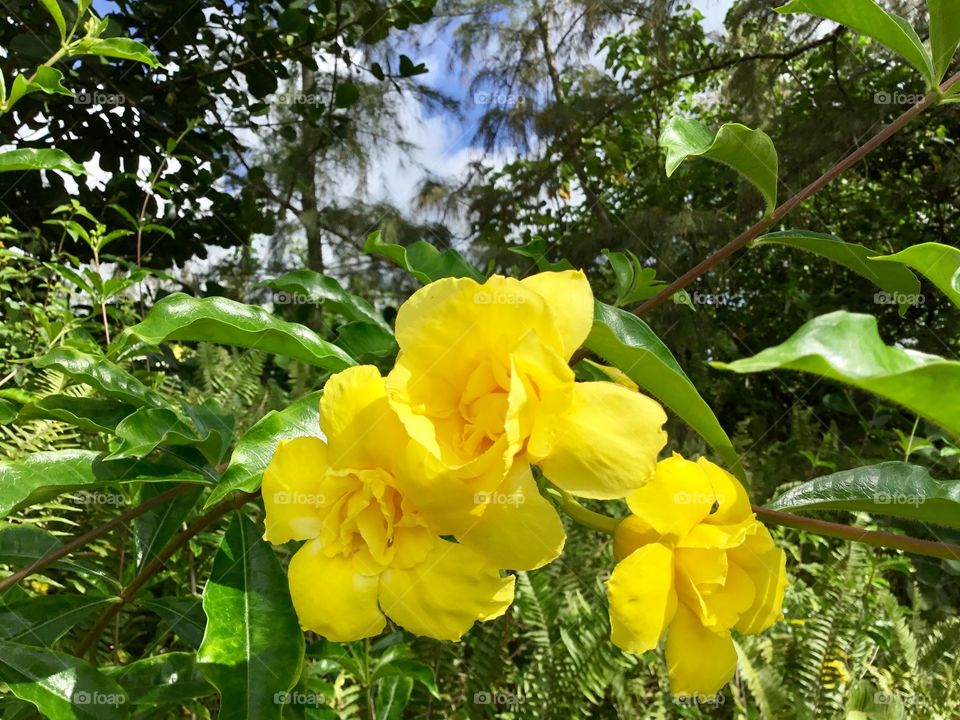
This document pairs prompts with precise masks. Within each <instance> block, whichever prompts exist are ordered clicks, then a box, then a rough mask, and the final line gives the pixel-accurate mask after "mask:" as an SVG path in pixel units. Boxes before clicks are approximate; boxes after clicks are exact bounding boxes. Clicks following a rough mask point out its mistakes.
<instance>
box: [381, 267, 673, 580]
mask: <svg viewBox="0 0 960 720" xmlns="http://www.w3.org/2000/svg"><path fill="white" fill-rule="evenodd" d="M592 324H593V293H592V291H591V289H590V284H589V283H588V282H587V279H586V277H585V276H584V275H583V273H581V272H575V271H567V272H545V273H540V274H539V275H534V276H532V277H529V278H526V279H525V280H515V279H512V278H506V277H501V276H493V277H491V278H490V279H488V280H487V281H486V282H484V283H483V284H479V283H477V282H475V281H474V280H471V279H466V278H462V279H445V280H439V281H437V282H435V283H432V284H430V285H427V286H426V287H424V288H422V289H420V290H419V291H417V292H416V293H414V295H413V296H412V297H411V298H410V299H409V300H407V302H405V303H404V304H403V306H401V308H400V311H399V313H398V315H397V322H396V334H397V342H398V343H399V345H400V355H399V357H398V358H397V362H396V366H395V367H394V369H393V370H392V371H391V373H390V374H389V376H388V377H387V392H388V395H389V397H390V402H391V405H392V406H393V407H394V409H395V410H396V412H397V415H398V416H399V417H400V420H401V421H402V422H403V424H404V425H405V426H406V428H407V430H408V432H409V433H410V435H411V436H412V437H413V438H414V439H415V440H417V441H418V442H419V443H420V444H421V445H422V446H423V447H425V448H427V449H428V450H429V451H430V453H431V454H432V455H433V456H434V457H436V458H438V459H439V460H440V461H441V462H442V464H443V465H444V466H445V467H446V468H447V472H446V473H444V474H440V475H436V476H430V477H420V478H414V480H415V482H414V484H413V485H411V486H410V493H411V497H413V498H414V499H415V501H416V503H417V505H418V507H420V508H421V510H422V511H423V513H424V515H425V516H426V517H427V518H428V520H429V523H430V526H431V528H433V529H434V530H435V531H436V532H438V533H440V534H442V535H448V534H450V535H455V536H456V537H457V538H458V539H460V540H461V541H465V540H468V539H469V538H470V537H473V538H475V539H477V540H478V543H479V544H482V545H484V546H485V547H486V548H487V552H488V554H490V555H491V557H492V558H493V559H494V561H495V563H496V564H498V566H499V567H509V568H515V569H528V568H534V567H539V566H540V565H543V564H545V563H547V562H549V561H550V560H552V559H553V558H555V557H556V556H557V555H558V554H559V552H560V550H561V549H562V546H563V541H564V534H563V528H562V525H561V523H560V520H559V518H558V517H557V515H556V513H555V512H554V511H553V509H552V508H551V506H550V505H549V503H547V502H546V501H544V500H543V499H542V498H541V497H540V495H539V493H538V491H537V488H536V484H535V482H534V479H533V477H532V475H531V473H530V470H529V467H530V465H531V464H533V465H537V466H539V468H540V469H541V470H542V471H543V473H544V475H545V476H546V477H547V478H548V479H549V480H550V481H551V482H553V483H555V484H556V485H557V486H559V487H560V488H562V489H563V490H565V491H567V492H569V493H571V494H573V495H579V496H582V497H589V498H601V499H609V498H619V497H623V496H624V495H625V494H626V493H627V492H628V491H630V490H631V489H633V488H636V487H638V486H640V485H641V484H642V483H643V482H644V481H645V480H646V479H648V478H649V477H652V475H653V472H654V470H655V466H656V457H657V453H658V452H659V451H660V450H661V448H662V447H663V446H664V444H665V442H666V435H665V433H664V432H663V431H662V425H663V423H664V422H665V421H666V416H665V414H664V412H663V409H662V408H661V407H660V406H659V405H658V404H657V403H656V402H654V401H653V400H651V399H650V398H648V397H645V396H643V395H641V394H639V393H637V392H634V391H632V390H631V389H628V388H626V387H623V386H622V385H619V384H617V383H613V382H586V383H577V382H574V380H575V378H574V374H573V371H572V370H571V369H570V367H569V365H568V362H569V360H570V358H571V356H572V355H573V353H574V352H575V351H576V350H577V348H578V347H580V345H581V344H582V343H583V342H584V340H586V338H587V335H588V334H589V332H590V329H591V327H592ZM481 538H482V539H483V540H484V542H479V541H480V540H481Z"/></svg>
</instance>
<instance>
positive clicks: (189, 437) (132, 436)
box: [107, 408, 225, 465]
mask: <svg viewBox="0 0 960 720" xmlns="http://www.w3.org/2000/svg"><path fill="white" fill-rule="evenodd" d="M115 434H116V436H117V437H118V438H119V439H120V443H119V445H118V446H117V447H116V449H115V450H114V451H113V452H111V453H110V454H109V455H108V456H107V459H108V460H117V459H121V458H132V457H143V456H145V455H148V454H149V453H151V452H152V451H153V450H155V449H156V448H157V447H158V446H160V445H184V446H189V447H196V448H197V449H198V450H199V451H200V452H201V453H202V454H203V456H204V458H206V460H207V461H208V462H209V463H210V464H212V465H215V464H217V463H218V462H219V461H220V457H221V453H222V451H223V449H224V447H225V446H224V439H223V436H222V434H220V433H218V432H214V431H213V430H212V429H209V428H204V431H203V433H202V434H201V432H198V431H197V430H195V429H194V428H193V427H192V426H191V425H190V423H188V422H187V421H186V420H184V419H183V418H182V417H180V416H179V415H177V414H176V413H175V412H173V411H172V410H168V409H166V408H140V409H139V410H137V411H136V412H134V413H132V414H131V415H129V416H127V417H126V418H124V419H123V421H122V422H121V423H120V424H119V425H117V427H116V430H115Z"/></svg>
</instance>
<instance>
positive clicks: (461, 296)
mask: <svg viewBox="0 0 960 720" xmlns="http://www.w3.org/2000/svg"><path fill="white" fill-rule="evenodd" d="M593 305H594V300H593V293H592V291H591V289H590V285H589V283H588V282H587V279H586V277H585V276H584V275H583V273H580V272H575V271H567V272H547V273H541V274H539V275H535V276H532V277H530V278H527V279H525V280H522V281H521V280H515V279H511V278H505V277H500V276H494V277H492V278H490V279H489V280H487V281H486V282H485V283H482V284H480V283H477V282H475V281H473V280H470V279H446V280H440V281H438V282H435V283H432V284H430V285H427V286H426V287H424V288H422V289H421V290H419V291H418V292H416V293H415V294H414V295H413V296H412V297H411V298H410V299H409V300H408V301H407V302H406V303H404V304H403V306H402V307H401V308H400V310H399V314H398V316H397V321H396V337H397V341H398V344H399V346H400V353H399V355H398V357H397V360H396V363H395V366H394V367H393V369H392V370H391V372H390V373H389V374H388V375H387V377H385V378H384V377H382V376H381V375H380V372H379V371H378V370H377V369H376V368H374V367H372V366H361V367H354V368H350V369H348V370H345V371H344V372H341V373H339V374H337V375H335V376H333V377H332V378H331V379H330V380H329V381H328V382H327V384H326V387H325V389H324V393H323V398H322V400H321V402H320V430H321V431H322V434H323V437H324V438H325V439H320V438H313V437H303V438H297V439H294V440H287V441H282V442H281V443H280V444H279V446H278V447H277V450H276V452H275V454H274V456H273V458H272V460H271V462H270V464H269V466H268V468H267V470H266V472H265V473H264V477H263V498H264V504H265V506H266V533H265V535H264V537H265V538H266V539H267V540H269V541H271V542H273V543H285V542H288V541H291V540H296V541H306V542H305V543H304V544H303V545H302V547H301V548H300V549H299V550H298V551H297V553H296V554H295V555H294V557H293V559H292V560H291V563H290V568H289V581H290V590H291V595H292V598H293V603H294V606H295V608H296V610H297V614H298V616H299V618H300V622H301V625H302V626H303V627H304V628H305V629H309V630H313V631H315V632H317V633H319V634H321V635H323V636H324V637H326V638H328V639H330V640H334V641H347V640H356V639H359V638H363V637H369V636H372V635H376V634H377V633H379V632H381V630H382V629H383V628H384V626H385V623H386V618H387V617H389V618H390V619H391V620H392V621H393V622H395V623H396V624H398V625H400V626H401V627H403V628H405V629H407V630H409V631H411V632H414V633H417V634H420V635H425V636H428V637H433V638H438V639H446V640H457V639H459V638H460V637H461V636H462V635H463V633H465V632H466V631H467V630H468V629H469V628H470V627H471V626H472V624H473V623H474V622H476V621H484V620H489V619H492V618H496V617H499V616H500V615H502V614H503V613H504V612H505V611H506V609H507V607H508V606H509V605H510V602H511V601H512V599H513V584H514V579H513V576H512V575H509V574H508V573H506V572H505V571H507V570H529V569H534V568H538V567H541V566H542V565H545V564H546V563H549V562H550V561H551V560H553V559H554V558H556V557H557V556H558V555H559V554H560V552H561V550H562V548H563V544H564V540H565V535H564V530H563V525H562V523H561V521H560V518H559V516H558V515H557V512H556V511H555V509H554V507H553V505H552V504H551V503H550V502H549V501H547V500H546V499H545V498H544V497H543V496H542V495H541V494H540V492H539V488H538V485H537V482H536V480H535V478H534V474H533V470H532V468H533V467H537V468H539V470H540V472H541V473H542V474H543V476H544V477H545V478H546V479H547V480H549V482H551V483H553V485H555V486H556V487H558V488H560V489H561V490H563V491H564V492H566V493H569V494H570V495H576V496H580V497H586V498H595V499H619V498H624V497H628V502H629V503H630V507H631V509H632V510H633V512H634V513H635V515H634V516H632V517H630V518H628V519H627V520H625V521H623V523H621V525H620V526H619V527H620V530H618V532H617V537H616V544H617V548H618V550H619V551H620V555H621V556H622V562H621V563H620V565H618V567H617V569H616V570H615V572H614V574H613V576H612V578H611V580H610V585H609V590H610V607H611V620H612V626H613V640H614V642H616V643H617V644H619V645H621V646H622V647H624V648H625V649H627V650H631V651H636V652H643V651H646V650H648V649H650V648H652V647H655V646H656V645H657V643H658V641H659V638H660V635H661V634H662V633H663V631H664V628H665V627H666V626H667V625H668V624H669V625H670V626H671V630H670V638H671V639H670V640H668V656H669V657H674V656H675V655H676V653H673V654H671V652H670V649H669V648H670V646H671V643H672V644H673V645H676V644H677V642H681V641H683V640H682V639H683V637H684V636H685V634H686V635H691V634H692V633H695V631H696V632H699V633H700V634H701V635H702V634H703V633H707V634H708V635H710V639H711V640H714V637H713V635H715V636H716V639H715V642H716V643H717V644H720V643H722V642H723V641H724V639H725V641H726V642H727V643H729V642H730V640H729V628H730V627H737V628H738V629H740V630H742V631H746V632H751V631H755V630H756V629H757V628H759V627H760V626H762V625H765V624H769V622H768V621H770V620H771V618H774V619H775V617H776V615H777V614H778V613H779V600H778V599H777V598H779V597H782V583H781V584H780V585H778V586H776V587H772V588H771V586H770V585H769V581H766V580H757V579H756V578H757V577H758V574H757V573H760V572H761V571H762V572H763V573H769V572H772V570H770V567H769V562H771V561H772V560H771V558H772V556H771V555H770V552H772V550H771V548H772V544H771V543H770V542H769V535H768V534H767V533H766V530H765V529H764V528H763V527H762V526H760V525H759V524H758V523H757V522H756V521H755V520H754V519H753V515H752V513H751V512H750V506H749V503H747V502H746V496H745V494H744V493H743V489H742V488H740V486H739V484H737V483H736V481H735V480H733V478H731V477H730V476H729V475H726V474H725V473H723V471H721V470H719V468H716V467H715V466H712V465H709V464H703V465H697V464H694V463H690V465H692V466H693V467H695V468H701V467H702V468H704V469H703V471H702V473H707V474H705V475H703V477H704V478H706V479H705V480H703V482H700V481H699V480H698V481H697V482H694V481H692V480H690V479H689V478H688V477H687V475H688V474H686V473H685V472H684V471H680V470H670V467H672V466H670V465H669V463H676V462H685V461H678V460H673V461H664V462H663V463H660V465H659V466H658V465H657V455H658V453H659V452H660V450H661V449H662V448H663V446H664V445H665V444H666V434H665V433H664V432H663V429H662V426H663V424H664V422H665V421H666V416H665V415H664V412H663V409H662V408H661V407H660V406H659V405H658V404H657V403H656V402H654V401H653V400H651V399H650V398H648V397H645V396H644V395H641V394H640V393H638V392H636V391H635V390H634V389H631V388H629V387H625V386H624V385H622V384H618V383H615V382H576V381H575V377H574V374H573V371H572V370H571V368H570V365H569V361H570V359H571V357H572V355H573V353H574V352H575V351H576V350H577V348H579V347H580V345H581V344H582V343H583V342H584V341H585V340H586V338H587V335H588V334H589V332H590V329H591V327H592V323H593ZM707 467H709V468H711V469H710V470H709V472H708V471H707V470H706V468H707ZM677 482H679V483H680V484H679V485H677V487H676V488H674V485H673V484H674V483H677ZM684 483H685V484H684ZM704 483H705V484H704ZM680 491H684V492H687V491H689V492H690V493H704V497H707V496H709V497H710V501H709V503H707V504H706V510H705V511H703V512H701V511H702V510H704V503H703V502H700V503H699V504H691V505H689V506H680V505H678V504H677V503H676V502H665V500H664V497H665V496H664V497H661V496H656V495H655V493H656V492H660V493H661V495H662V494H663V493H667V494H669V493H672V492H680ZM721 496H723V497H721ZM728 496H729V498H730V501H729V502H730V504H729V505H728V504H727V501H726V498H727V497H728ZM695 497H696V498H698V499H699V498H700V495H695ZM735 500H736V502H734V501H735ZM715 501H716V503H715ZM714 504H718V508H719V509H718V508H714ZM711 532H712V533H713V534H711ZM697 543H699V544H697ZM765 543H766V544H765ZM777 552H779V551H777ZM698 553H699V554H698ZM754 553H759V555H757V556H756V557H755V556H754ZM781 555H782V553H781ZM761 557H762V558H763V559H758V558H761ZM778 557H779V556H778ZM778 562H779V560H778ZM782 565H783V564H782V562H780V565H779V566H778V567H780V569H781V576H782ZM688 570H689V572H688ZM764 577H766V576H764ZM777 582H779V581H777ZM774 601H776V602H774ZM657 603H659V606H657ZM774 604H775V605H776V608H775V610H776V612H774V607H773V606H774ZM688 616H689V617H688ZM694 620H696V621H697V622H699V623H700V625H696V623H695V622H694ZM697 628H699V630H698V629H697ZM723 633H726V635H724V634H723ZM678 637H679V638H680V640H677V639H676V638H678ZM683 642H686V641H683ZM724 648H726V646H724ZM731 652H732V651H731ZM724 658H726V655H725V656H724ZM672 667H673V666H672V665H671V668H672ZM698 672H699V670H698ZM724 672H726V671H724ZM731 672H732V671H731ZM671 675H673V672H672V670H671ZM678 677H679V676H678ZM693 684H696V683H693ZM713 684H714V683H713V676H711V682H710V683H709V686H710V687H712V686H713ZM681 685H682V686H683V687H688V686H691V687H692V685H691V684H690V683H684V682H681ZM697 687H698V688H700V687H705V685H702V684H701V685H698V686H697Z"/></svg>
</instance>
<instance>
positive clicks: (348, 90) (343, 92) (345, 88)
mask: <svg viewBox="0 0 960 720" xmlns="http://www.w3.org/2000/svg"><path fill="white" fill-rule="evenodd" d="M359 99H360V88H358V87H357V86H356V85H354V84H353V83H352V82H342V83H338V84H337V89H336V90H335V91H334V94H333V104H334V105H335V106H336V107H338V108H348V107H350V106H351V105H354V104H356V102H357V100H359Z"/></svg>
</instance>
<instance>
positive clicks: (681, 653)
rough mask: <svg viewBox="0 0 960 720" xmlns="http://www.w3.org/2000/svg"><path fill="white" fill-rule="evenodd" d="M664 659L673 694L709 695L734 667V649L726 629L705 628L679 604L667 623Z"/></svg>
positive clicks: (733, 671)
mask: <svg viewBox="0 0 960 720" xmlns="http://www.w3.org/2000/svg"><path fill="white" fill-rule="evenodd" d="M666 659H667V669H668V672H669V675H670V690H671V691H672V692H673V694H674V695H713V694H715V693H717V692H718V691H719V690H720V688H722V687H723V686H724V685H726V684H727V683H728V682H730V680H731V679H732V678H733V675H734V673H735V672H736V670H737V651H736V648H735V647H734V645H733V638H731V637H730V631H729V630H723V631H720V632H712V631H710V630H708V629H707V628H705V627H704V626H703V624H702V623H701V622H700V620H699V619H698V618H697V616H696V615H694V614H693V612H691V611H690V610H688V609H687V608H686V607H684V606H683V605H680V607H678V608H677V613H676V615H675V616H674V618H673V622H672V623H670V632H669V633H668V634H667V652H666Z"/></svg>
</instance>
